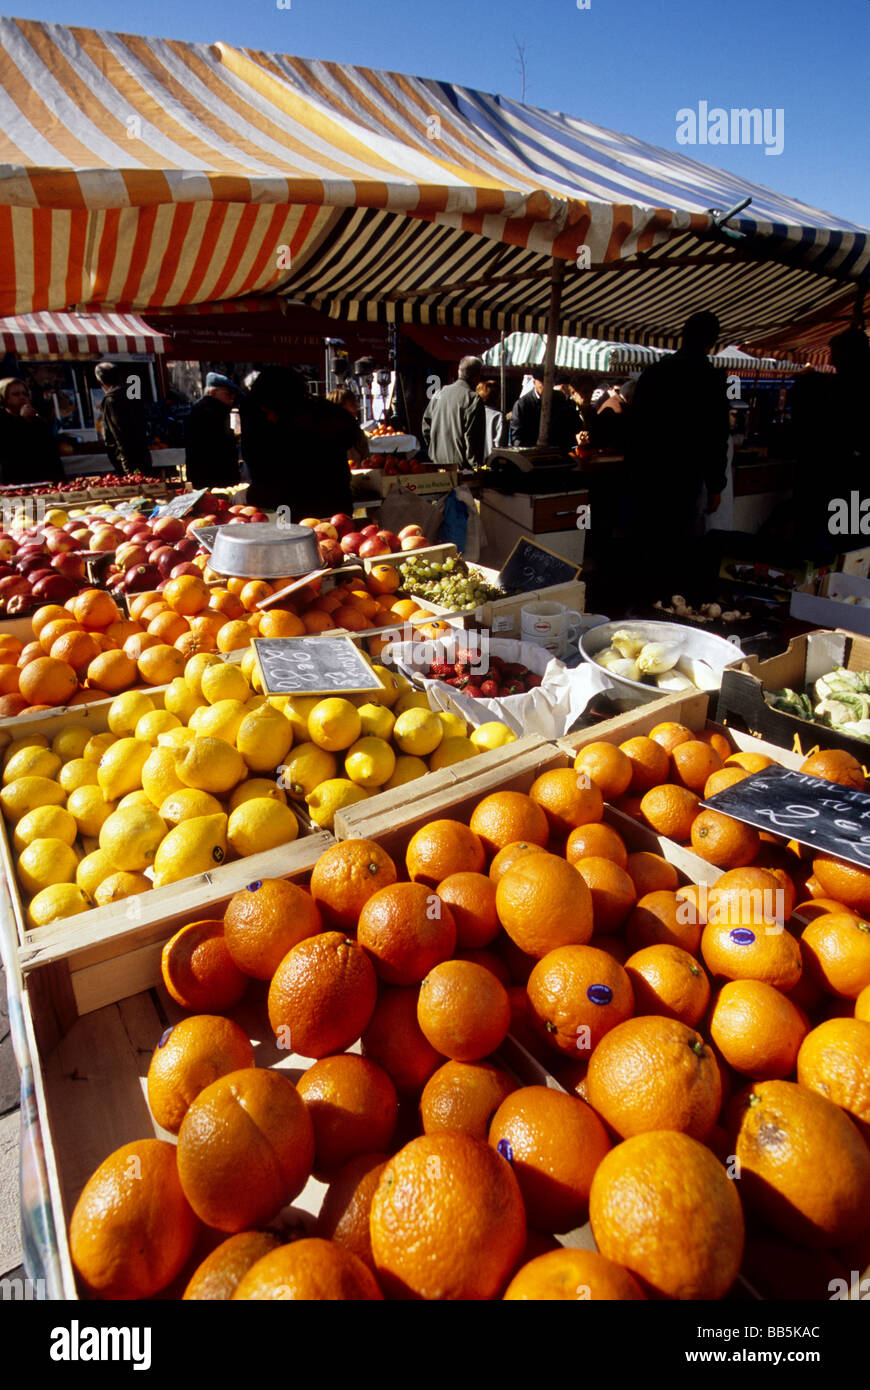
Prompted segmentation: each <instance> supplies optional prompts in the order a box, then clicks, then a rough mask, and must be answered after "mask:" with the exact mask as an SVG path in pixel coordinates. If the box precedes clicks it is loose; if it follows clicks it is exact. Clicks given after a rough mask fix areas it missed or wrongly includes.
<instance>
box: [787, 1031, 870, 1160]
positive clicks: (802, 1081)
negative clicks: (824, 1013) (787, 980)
mask: <svg viewBox="0 0 870 1390" xmlns="http://www.w3.org/2000/svg"><path fill="white" fill-rule="evenodd" d="M797 1079H798V1084H799V1085H801V1086H808V1087H809V1089H810V1090H811V1091H817V1092H818V1093H819V1095H820V1096H824V1097H825V1099H826V1100H832V1101H833V1102H834V1104H835V1105H839V1107H840V1109H841V1110H845V1112H846V1114H847V1115H848V1116H849V1117H850V1119H852V1120H854V1121H855V1124H856V1125H857V1126H858V1128H859V1130H860V1131H861V1133H862V1134H863V1136H864V1138H865V1139H867V1140H870V1023H866V1022H864V1021H862V1020H861V1019H860V1018H829V1019H827V1021H826V1022H824V1023H820V1024H819V1026H818V1027H817V1028H814V1029H813V1030H812V1032H811V1033H807V1035H806V1037H805V1038H804V1040H803V1042H802V1043H801V1048H800V1052H799V1053H798V1058H797Z"/></svg>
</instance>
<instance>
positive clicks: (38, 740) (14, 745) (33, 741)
mask: <svg viewBox="0 0 870 1390" xmlns="http://www.w3.org/2000/svg"><path fill="white" fill-rule="evenodd" d="M47 747H48V739H47V738H46V737H45V734H25V735H23V736H22V737H21V738H14V739H13V740H12V742H11V743H7V745H6V747H5V749H4V750H3V766H4V767H8V766H9V760H10V759H11V758H14V757H15V754H16V753H18V752H20V751H21V749H22V748H47Z"/></svg>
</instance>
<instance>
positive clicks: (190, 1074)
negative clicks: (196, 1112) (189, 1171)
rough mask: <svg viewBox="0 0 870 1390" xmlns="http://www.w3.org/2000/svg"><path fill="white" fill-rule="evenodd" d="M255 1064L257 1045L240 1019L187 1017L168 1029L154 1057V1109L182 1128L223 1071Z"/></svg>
mask: <svg viewBox="0 0 870 1390" xmlns="http://www.w3.org/2000/svg"><path fill="white" fill-rule="evenodd" d="M253 1065H254V1049H253V1047H252V1045H251V1042H250V1040H249V1038H248V1035H247V1033H245V1032H244V1031H243V1029H241V1028H240V1027H239V1025H238V1024H237V1023H233V1022H232V1020H231V1019H228V1018H221V1017H220V1016H219V1015H217V1014H194V1015H193V1017H192V1018H184V1019H182V1020H181V1022H180V1023H176V1025H175V1027H174V1028H167V1029H166V1032H165V1033H164V1034H163V1036H162V1037H161V1039H160V1041H159V1043H158V1044H157V1047H156V1048H155V1051H154V1055H153V1057H152V1058H151V1064H150V1066H149V1068H148V1104H149V1106H150V1107H151V1114H152V1115H153V1116H154V1118H155V1120H156V1121H157V1123H158V1124H159V1125H162V1126H163V1128H164V1129H168V1130H169V1132H170V1133H171V1134H177V1133H178V1131H179V1129H180V1128H181V1122H182V1120H183V1119H184V1117H185V1115H186V1114H187V1111H188V1109H189V1107H190V1105H191V1102H192V1101H194V1100H196V1097H197V1096H198V1095H199V1093H200V1091H204V1090H205V1088H206V1086H210V1085H211V1083H212V1082H213V1081H217V1079H218V1077H219V1076H226V1075H227V1073H228V1072H231V1071H241V1070H242V1069H243V1068H245V1067H252V1066H253Z"/></svg>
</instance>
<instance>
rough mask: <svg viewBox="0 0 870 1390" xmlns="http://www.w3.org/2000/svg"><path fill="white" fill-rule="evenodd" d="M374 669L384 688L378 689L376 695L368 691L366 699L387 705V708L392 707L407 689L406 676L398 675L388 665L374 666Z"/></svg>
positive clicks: (373, 702)
mask: <svg viewBox="0 0 870 1390" xmlns="http://www.w3.org/2000/svg"><path fill="white" fill-rule="evenodd" d="M372 670H373V671H374V673H375V675H376V676H377V677H378V679H379V680H380V682H381V685H382V686H383V690H378V691H377V692H376V693H375V694H374V695H369V694H368V693H366V699H367V700H369V701H370V702H371V703H372V704H373V705H374V704H377V705H386V707H387V709H392V708H393V706H394V704H395V703H396V701H397V700H398V698H399V696H400V695H402V694H403V693H404V691H405V690H407V688H408V682H407V681H406V680H405V678H404V676H400V675H398V674H397V672H395V671H391V670H389V668H388V667H386V666H372Z"/></svg>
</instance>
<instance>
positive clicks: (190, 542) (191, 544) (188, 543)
mask: <svg viewBox="0 0 870 1390" xmlns="http://www.w3.org/2000/svg"><path fill="white" fill-rule="evenodd" d="M175 549H176V550H177V551H178V553H179V555H181V556H183V557H184V559H185V560H190V559H192V557H193V556H194V555H195V554H196V552H197V550H198V549H199V546H198V545H197V542H196V540H195V538H194V537H193V536H182V538H181V540H180V541H176V544H175Z"/></svg>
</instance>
